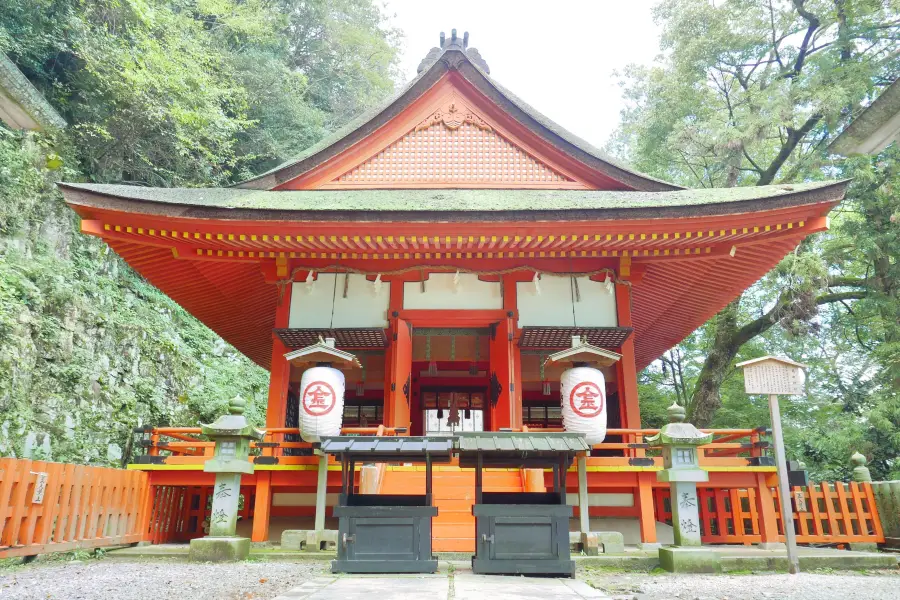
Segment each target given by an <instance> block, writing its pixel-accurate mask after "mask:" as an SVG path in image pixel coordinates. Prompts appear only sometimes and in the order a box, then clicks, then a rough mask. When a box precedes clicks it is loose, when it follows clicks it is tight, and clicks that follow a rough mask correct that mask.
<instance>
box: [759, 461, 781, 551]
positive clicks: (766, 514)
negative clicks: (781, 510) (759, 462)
mask: <svg viewBox="0 0 900 600" xmlns="http://www.w3.org/2000/svg"><path fill="white" fill-rule="evenodd" d="M756 514H757V515H758V516H759V537H760V543H761V544H763V545H770V544H777V543H779V542H778V524H777V522H776V518H775V498H774V496H773V495H772V489H771V488H770V487H769V482H768V476H767V474H766V473H757V474H756Z"/></svg>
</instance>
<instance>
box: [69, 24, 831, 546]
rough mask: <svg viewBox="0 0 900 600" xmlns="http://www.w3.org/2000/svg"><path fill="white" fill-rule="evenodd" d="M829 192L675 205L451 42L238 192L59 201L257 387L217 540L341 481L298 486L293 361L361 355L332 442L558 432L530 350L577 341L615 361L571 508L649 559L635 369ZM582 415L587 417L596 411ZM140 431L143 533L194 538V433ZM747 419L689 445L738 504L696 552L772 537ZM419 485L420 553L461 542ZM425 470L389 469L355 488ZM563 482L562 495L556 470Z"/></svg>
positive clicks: (451, 485)
mask: <svg viewBox="0 0 900 600" xmlns="http://www.w3.org/2000/svg"><path fill="white" fill-rule="evenodd" d="M846 185H847V184H846V182H828V181H826V182H815V183H806V184H780V185H768V186H758V187H737V188H729V189H685V188H682V187H679V186H677V185H673V184H671V183H668V182H666V181H662V180H660V179H656V178H654V177H651V176H648V175H644V174H642V173H638V172H636V171H634V170H633V169H631V168H629V167H628V166H627V165H625V164H622V163H621V162H619V161H618V160H615V159H613V158H611V157H609V156H607V155H606V154H605V153H603V152H601V151H600V150H598V149H596V148H594V147H593V146H591V145H590V144H588V143H587V142H585V141H583V140H582V139H580V138H579V137H577V136H576V135H575V134H573V133H570V132H568V131H566V130H565V129H563V128H561V127H560V126H558V125H556V124H555V123H553V122H552V121H550V120H549V119H548V118H546V117H545V116H543V115H541V114H540V113H538V112H537V111H536V110H534V109H533V108H532V107H530V106H529V105H528V104H526V103H525V102H523V101H522V100H520V99H519V98H518V97H516V96H515V95H513V94H512V93H511V92H510V91H509V90H507V89H506V88H504V87H503V86H502V85H500V84H499V83H497V81H495V80H494V79H493V78H492V77H491V75H490V69H489V68H488V65H487V63H486V62H485V60H484V59H483V58H482V57H481V56H480V55H479V53H478V51H477V50H475V49H473V48H469V47H468V34H466V35H465V36H464V37H458V36H457V35H456V33H455V31H454V33H453V34H452V35H450V36H447V37H446V38H445V37H444V35H443V34H442V35H441V46H440V47H439V48H434V49H432V50H431V51H430V52H429V53H428V55H427V56H426V57H425V59H424V60H423V61H422V63H421V64H420V65H419V67H418V75H417V76H416V77H415V79H413V80H412V81H411V82H410V83H409V84H408V85H407V86H406V87H405V88H403V89H402V90H401V91H400V92H399V93H397V94H396V95H395V96H394V97H393V98H392V99H391V100H390V101H388V102H387V103H386V104H384V105H383V106H381V107H379V108H377V109H375V110H372V111H371V112H369V113H368V114H366V115H363V116H361V117H360V118H358V119H357V120H355V121H353V122H352V123H350V124H349V125H347V126H346V127H345V128H343V129H342V130H340V131H338V132H337V133H335V134H334V135H333V136H331V137H329V138H328V139H325V140H323V141H322V142H320V143H318V144H316V145H315V146H313V147H312V148H310V149H309V150H307V151H306V152H305V153H304V154H303V155H301V156H299V157H297V158H296V159H294V160H291V161H289V162H287V163H285V164H283V165H281V166H279V167H277V168H275V169H272V170H271V171H269V172H267V173H263V174H261V175H259V176H257V177H254V178H252V179H249V180H247V181H244V182H242V183H239V184H237V185H235V186H232V187H228V188H214V189H184V188H172V189H170V188H151V187H139V186H128V185H98V184H85V183H63V184H60V188H61V189H62V191H63V193H64V195H65V199H66V201H67V203H68V204H69V206H71V207H72V209H73V210H74V211H75V212H77V213H78V215H79V217H80V218H81V229H82V231H83V232H84V233H86V234H89V235H94V236H97V237H99V238H101V239H102V240H104V241H105V242H106V243H107V244H108V245H109V246H110V247H111V248H112V249H113V250H114V251H115V252H116V253H117V254H119V256H121V257H122V258H123V259H124V260H125V261H126V262H127V263H128V264H129V265H130V266H131V267H132V268H133V269H134V270H135V271H137V272H138V273H140V274H141V275H142V276H143V277H145V278H146V279H147V280H148V281H149V282H150V283H152V284H153V285H155V286H156V287H158V288H159V289H160V290H162V291H163V292H164V293H165V294H167V295H168V296H169V297H171V298H172V299H173V300H175V301H176V302H177V303H178V304H180V305H181V306H182V307H184V309H185V310H187V311H188V312H190V313H191V314H192V315H194V316H195V317H196V318H197V319H199V320H200V321H202V322H203V323H204V324H206V325H207V326H208V327H209V328H211V329H212V330H213V331H215V332H216V333H217V334H219V335H220V336H221V337H222V338H223V339H224V340H225V341H227V342H228V343H230V344H232V345H233V346H234V347H235V348H237V349H238V350H239V351H240V352H242V353H243V354H245V355H246V356H247V357H249V358H250V359H251V360H252V361H254V362H255V363H256V364H258V365H260V366H261V367H263V368H264V369H266V370H268V371H269V372H270V374H271V379H270V385H269V392H268V409H267V415H266V422H265V423H264V424H263V423H258V424H257V425H259V426H260V427H263V426H264V428H265V430H266V437H265V439H264V441H262V442H258V443H254V444H253V445H252V447H253V448H254V450H253V452H254V458H253V460H254V463H255V472H254V473H253V474H252V475H245V476H244V477H243V479H242V480H241V486H242V487H241V490H242V493H243V494H244V498H245V501H244V502H243V504H242V509H241V510H242V512H241V515H242V518H241V521H240V522H239V525H238V526H239V528H241V527H243V528H244V529H245V531H246V533H247V534H248V535H250V534H252V538H253V540H254V541H266V540H273V541H276V540H278V539H279V537H280V535H281V531H283V530H285V529H312V527H311V526H310V524H309V523H308V522H309V521H311V520H312V519H313V518H314V516H315V513H316V499H317V497H321V498H322V499H324V500H322V501H323V502H326V504H327V506H331V505H333V503H334V498H333V496H334V494H335V493H336V492H337V491H338V489H339V487H340V479H339V477H340V472H339V467H337V466H335V465H332V466H331V467H330V468H329V470H328V471H327V476H326V477H325V478H324V479H323V480H320V479H318V475H319V473H318V466H317V465H319V464H320V457H319V456H318V455H316V454H315V453H314V448H313V447H312V446H311V445H310V444H309V443H306V442H303V441H302V440H301V438H300V437H299V430H298V419H299V410H300V407H301V398H299V394H300V391H299V389H298V383H299V381H300V378H301V376H302V371H303V370H302V369H300V368H298V367H296V366H294V365H292V364H291V362H290V360H289V358H288V356H287V355H289V353H290V352H291V351H293V350H296V349H298V348H302V347H305V346H309V345H310V344H315V343H316V342H317V341H318V340H319V339H320V338H323V339H324V338H334V339H335V340H336V347H337V349H339V350H343V351H347V352H348V353H352V355H354V356H355V357H356V359H357V360H358V361H359V364H360V366H361V368H359V369H356V370H355V371H348V372H347V381H346V394H345V400H344V410H343V428H344V432H345V433H362V434H375V433H376V432H379V433H380V432H385V431H386V432H389V433H399V434H408V435H426V434H439V433H442V432H447V433H449V432H451V431H501V430H513V431H521V430H523V429H527V430H528V431H545V430H551V431H552V430H556V431H559V430H560V429H561V428H562V417H561V401H560V373H561V371H562V367H557V366H555V365H553V364H550V363H546V357H547V356H548V355H550V354H552V353H554V352H558V351H560V350H562V349H565V348H568V347H569V346H570V344H571V340H572V338H573V336H574V337H576V339H583V340H586V341H587V342H588V343H590V344H591V345H593V346H596V347H599V348H602V349H605V350H609V351H611V352H614V353H616V354H618V355H621V358H620V359H619V360H618V361H616V362H615V363H614V364H612V366H607V367H603V369H602V371H603V374H604V376H605V382H606V389H605V390H604V395H603V396H602V397H601V398H600V400H599V401H600V402H603V403H605V408H606V411H607V427H608V431H607V435H606V438H605V439H604V441H603V442H602V443H600V444H597V445H595V446H594V447H593V450H592V452H591V456H590V457H588V458H587V467H586V470H587V490H588V492H589V493H588V494H587V495H586V496H585V497H586V498H587V501H588V503H589V506H588V507H579V510H580V509H582V508H586V509H587V510H588V513H589V516H590V518H591V519H592V520H597V523H598V525H597V526H596V527H594V528H595V529H598V530H604V531H605V530H615V529H618V530H621V531H623V532H624V533H625V537H626V541H629V540H630V541H631V542H632V543H636V542H638V541H642V542H646V543H654V542H657V541H659V540H660V538H664V537H665V535H666V533H665V532H666V526H665V525H664V523H665V522H666V520H667V519H669V518H670V515H669V514H668V509H667V508H666V507H667V504H666V502H667V500H666V498H665V497H664V494H666V493H668V485H667V484H663V483H659V482H657V478H656V471H659V470H660V469H662V459H661V457H660V456H654V455H653V454H654V453H653V452H650V451H648V447H647V444H646V443H645V442H644V436H645V435H646V436H649V435H651V434H653V433H655V432H656V431H657V430H655V429H648V428H643V426H642V423H641V416H640V398H639V396H638V385H637V373H638V372H639V371H640V370H641V369H643V368H645V367H646V366H648V365H649V364H650V363H651V362H653V361H654V360H656V359H657V358H659V357H660V356H661V355H662V354H663V353H664V352H666V351H667V350H668V349H669V348H671V347H672V346H674V345H675V344H677V343H679V342H680V341H681V340H682V339H684V338H685V337H686V336H687V335H688V334H690V333H691V332H692V331H694V330H695V329H696V328H698V327H699V326H701V325H702V324H703V323H704V322H705V321H706V320H708V319H709V318H710V317H712V316H713V315H715V314H716V313H717V312H718V311H719V310H720V309H722V308H723V307H724V306H725V305H726V304H727V303H728V302H729V301H731V300H732V299H734V298H736V297H737V296H738V295H739V294H741V292H742V291H743V290H745V289H747V288H748V287H749V286H751V285H752V284H753V283H754V282H756V281H758V280H759V279H760V278H761V277H762V276H763V275H764V274H765V273H766V272H768V271H769V270H770V269H772V268H773V267H774V266H775V265H776V264H778V262H779V261H780V260H781V259H782V258H783V257H784V256H785V255H786V254H788V253H789V252H791V251H792V250H793V249H794V248H795V247H796V246H797V245H798V244H799V243H800V242H801V241H802V240H803V239H804V238H806V237H807V236H808V235H810V234H813V233H816V232H820V231H824V230H826V229H827V228H828V216H827V215H828V212H829V211H830V210H831V209H832V208H833V207H834V206H835V205H836V204H837V203H838V202H839V201H840V200H841V199H842V197H843V195H844V192H845V189H846ZM319 392H320V394H319V396H317V397H312V398H311V399H310V400H309V402H311V403H312V405H310V406H312V409H313V410H319V411H325V410H327V409H328V406H329V404H328V403H329V402H333V401H334V399H333V398H329V397H328V394H327V390H324V391H323V390H322V389H320V390H319ZM222 400H223V402H225V401H226V400H228V399H227V398H223V399H222ZM581 401H582V402H586V404H584V405H583V406H582V408H584V409H585V410H588V411H590V410H593V409H594V408H596V404H594V403H595V402H597V401H598V400H597V399H596V397H595V395H589V397H582V398H581ZM451 414H452V415H453V417H454V419H453V422H452V423H451V422H450V419H449V417H450V416H451ZM153 425H154V424H150V426H147V427H145V428H143V429H141V430H140V431H141V434H142V441H143V445H144V447H145V451H146V455H144V456H141V457H138V459H136V461H135V464H132V465H130V467H129V468H131V469H137V470H143V471H146V472H148V475H149V478H150V485H151V491H152V495H153V498H152V501H153V502H154V503H156V506H157V508H158V507H159V506H162V504H161V503H165V502H170V501H171V498H172V497H173V494H174V495H176V496H177V497H179V498H181V499H182V500H181V502H180V503H179V504H178V505H177V506H178V507H179V508H178V510H180V511H182V516H183V519H182V520H181V521H179V525H178V526H177V527H176V528H174V529H172V530H171V531H168V532H163V533H159V534H158V537H157V539H156V541H174V540H181V541H184V540H186V539H191V538H193V537H198V536H202V535H204V533H203V522H204V520H205V519H206V518H208V515H205V514H204V510H206V508H205V507H206V506H207V504H208V502H207V499H208V497H209V494H210V489H211V486H212V481H213V474H212V473H205V472H204V471H203V464H204V462H205V460H207V459H208V458H209V456H210V454H211V452H212V449H211V444H208V443H205V442H203V441H202V440H201V439H200V438H198V437H197V435H198V434H199V428H198V427H197V424H196V423H184V424H179V425H181V426H180V427H156V426H153ZM759 425H762V424H761V423H747V424H746V429H735V430H723V431H713V433H714V434H715V440H714V443H713V444H711V445H709V446H706V447H705V449H704V448H701V450H703V452H702V453H701V456H700V466H701V467H702V468H703V469H705V470H706V471H708V472H709V483H708V484H705V485H706V487H707V488H709V489H710V490H714V491H715V490H724V491H725V493H727V492H728V491H729V490H734V489H744V490H746V489H751V490H756V492H755V493H756V496H755V498H756V502H757V504H755V505H754V506H755V508H754V509H753V511H752V513H753V514H752V519H753V523H754V525H753V529H752V531H750V533H746V532H745V533H744V534H741V536H743V537H740V536H737V534H735V536H736V537H735V539H730V538H729V537H728V536H729V534H728V532H727V531H724V528H723V529H721V530H719V531H718V533H716V532H713V531H709V532H707V533H706V534H705V535H706V537H705V538H704V540H712V541H719V542H734V543H743V542H747V541H750V542H759V541H774V540H775V539H776V537H777V529H776V515H775V512H774V510H775V509H774V503H773V502H772V488H774V487H775V466H774V462H772V460H771V458H770V457H769V456H768V454H767V443H766V442H765V441H764V439H761V438H764V436H765V429H764V428H760V427H759ZM198 440H199V441H198ZM435 469H436V470H435V473H434V495H435V498H436V500H435V502H436V504H437V506H438V508H439V510H440V513H439V515H438V516H437V517H436V518H435V520H434V533H433V542H434V549H435V550H436V551H466V550H471V549H472V547H473V546H474V533H473V532H474V520H473V517H472V515H471V505H472V497H471V495H470V494H468V493H466V492H464V491H463V490H465V489H470V488H471V487H472V483H471V482H472V477H473V475H472V473H471V471H468V470H465V469H460V468H459V466H458V465H456V464H451V465H449V466H441V467H435ZM421 476H422V475H421V471H420V470H417V468H416V467H414V466H404V465H395V466H390V467H387V468H386V469H384V470H383V471H378V472H377V481H376V482H375V484H374V488H373V489H375V490H377V491H378V492H379V493H391V492H392V491H394V492H396V491H398V490H403V489H405V488H406V487H408V486H413V485H415V484H416V482H417V481H418V479H417V478H421ZM546 476H547V477H548V479H547V480H546V481H550V479H549V474H546ZM533 477H534V475H533V474H529V473H526V472H524V471H521V472H520V471H512V470H506V469H503V470H494V471H490V470H489V471H487V473H486V480H485V486H486V487H491V486H494V487H495V488H496V489H510V490H522V489H525V488H526V487H530V488H533V487H534V486H537V487H539V488H541V489H542V488H543V486H544V484H545V481H544V480H543V475H541V473H540V472H539V473H538V475H537V481H535V480H534V479H533ZM320 481H324V484H323V483H321V482H320ZM323 485H324V487H323ZM567 487H571V488H572V489H573V490H575V489H577V487H578V480H577V476H576V473H575V472H574V471H573V472H571V473H569V478H568V480H567ZM317 492H319V494H318V495H317ZM326 492H327V494H326ZM711 493H712V492H711ZM569 501H570V502H576V501H577V502H583V500H578V494H574V493H573V494H570V496H569ZM757 509H758V510H757ZM158 510H161V509H159V508H158ZM321 510H322V507H320V512H321ZM748 514H749V513H748ZM319 518H320V519H321V518H326V519H328V518H330V513H328V512H326V514H324V515H322V514H320V515H319ZM748 518H750V517H748ZM754 532H755V533H754ZM717 536H718V537H717Z"/></svg>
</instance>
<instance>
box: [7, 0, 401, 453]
mask: <svg viewBox="0 0 900 600" xmlns="http://www.w3.org/2000/svg"><path fill="white" fill-rule="evenodd" d="M396 37H397V36H396V33H395V32H392V31H388V30H385V29H383V16H382V13H381V12H380V10H379V9H377V8H376V7H375V6H374V5H373V4H372V3H371V2H370V1H369V0H344V1H341V2H330V1H328V0H312V1H307V0H34V1H29V2H4V3H0V51H3V52H6V53H7V54H8V55H9V56H10V57H11V58H12V59H13V60H14V61H15V62H16V63H17V65H18V66H19V68H21V69H22V71H23V72H24V73H25V74H26V75H27V76H28V77H29V79H30V80H31V81H32V82H33V83H34V84H35V85H36V86H38V87H39V88H40V89H41V90H42V91H43V92H44V94H45V95H46V97H47V98H48V99H49V100H50V101H51V103H52V104H53V105H54V106H55V108H57V110H58V111H59V112H60V113H61V114H62V115H63V116H64V117H65V118H66V120H67V121H68V123H69V127H68V128H67V129H66V130H65V131H60V132H50V133H42V134H34V133H24V134H23V133H19V132H11V131H9V130H7V129H5V128H3V127H2V126H0V257H2V258H0V455H10V456H21V455H22V454H23V453H24V452H26V451H27V452H28V454H29V455H31V456H32V457H34V458H39V457H45V456H42V452H44V451H45V450H44V449H47V448H49V451H50V457H52V458H53V459H54V460H64V461H74V462H88V463H94V464H118V463H119V462H120V458H119V455H120V453H121V454H124V456H123V457H122V458H121V461H122V462H124V461H126V460H127V459H128V458H129V456H128V455H129V453H130V452H131V451H132V448H131V442H132V438H133V436H132V433H131V430H132V428H133V427H135V426H137V425H141V424H153V425H192V424H196V423H198V422H210V421H211V420H213V419H214V418H215V417H217V416H218V415H220V414H222V413H223V412H224V410H225V407H226V405H227V403H228V401H229V400H230V399H231V398H233V397H234V396H235V395H241V396H243V397H244V398H245V399H247V400H248V407H247V413H246V414H247V416H248V418H249V419H250V421H251V422H253V423H255V424H258V425H261V424H263V422H264V415H265V404H266V394H267V388H268V374H267V373H265V372H264V371H263V370H262V369H260V368H259V367H258V366H256V365H254V364H252V363H250V361H249V360H247V359H246V358H245V357H244V356H242V355H241V354H239V353H238V352H237V351H236V350H235V349H234V348H232V347H231V346H229V345H228V344H226V343H224V342H223V341H222V340H221V339H220V338H219V337H218V336H216V335H215V334H214V333H213V332H211V331H210V330H209V329H207V328H206V327H205V326H203V325H202V324H201V323H199V322H198V321H197V320H196V319H194V318H193V317H191V316H190V315H188V314H187V313H186V312H185V311H184V310H183V309H182V308H181V307H179V306H178V305H177V304H175V303H174V302H173V301H172V300H171V299H169V298H167V297H166V296H165V295H163V294H162V293H160V292H159V291H158V290H157V289H156V288H154V287H153V286H151V285H149V284H148V283H147V282H146V281H144V280H143V279H142V278H141V277H139V276H137V275H136V274H135V273H133V272H132V271H131V270H130V269H129V268H128V267H127V265H125V264H124V263H123V262H122V261H121V260H120V259H119V258H118V257H117V256H115V254H113V253H112V252H111V251H110V249H109V248H108V247H107V246H106V245H105V244H103V243H101V242H99V241H97V240H96V239H94V238H89V237H87V236H83V235H81V234H80V233H78V225H77V219H76V218H75V216H74V214H73V213H72V212H71V211H70V210H69V209H67V208H66V207H65V206H64V205H63V202H62V199H61V196H60V194H59V193H58V192H57V191H56V189H55V187H54V185H53V182H54V181H58V180H69V181H72V180H84V179H87V180H93V181H101V182H117V181H127V182H134V183H140V184H145V185H161V186H176V185H178V186H199V185H225V184H228V183H230V182H232V181H234V180H236V179H241V178H244V177H247V176H250V175H252V174H255V173H256V172H259V171H260V170H263V169H267V168H269V167H271V166H272V165H273V164H276V163H280V162H282V161H284V160H285V159H287V158H290V157H291V156H292V155H294V154H296V153H298V152H299V151H300V150H302V149H303V148H305V147H306V146H308V145H310V144H312V143H314V142H315V141H317V140H318V139H320V138H321V137H322V136H323V135H324V134H326V133H327V128H328V127H331V126H333V125H336V124H339V123H340V122H341V121H343V120H344V119H345V118H347V116H348V114H349V113H350V112H354V111H357V110H360V109H361V108H362V107H364V106H366V105H368V104H369V103H371V102H372V101H374V100H376V99H379V98H380V97H381V96H383V95H385V94H386V93H387V92H389V91H390V89H391V88H392V85H393V80H392V74H393V73H392V69H393V66H394V64H395V59H396V49H395V47H394V45H393V44H394V42H395V41H396Z"/></svg>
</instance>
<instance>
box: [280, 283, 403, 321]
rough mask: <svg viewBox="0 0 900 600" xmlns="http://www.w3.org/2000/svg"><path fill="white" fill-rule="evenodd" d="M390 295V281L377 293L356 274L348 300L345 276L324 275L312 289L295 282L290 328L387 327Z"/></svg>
mask: <svg viewBox="0 0 900 600" xmlns="http://www.w3.org/2000/svg"><path fill="white" fill-rule="evenodd" d="M335 286H336V287H335ZM390 296H391V284H390V283H389V282H387V281H385V282H383V283H382V284H381V290H380V291H379V292H378V293H377V294H376V293H375V291H374V286H373V285H372V282H371V281H368V280H367V279H366V276H365V275H355V274H354V275H350V281H349V282H348V285H347V297H346V298H344V274H343V273H320V274H319V275H318V277H317V279H316V282H315V283H314V284H313V286H312V289H309V288H308V287H307V285H306V283H305V282H302V281H300V282H294V284H293V288H292V291H291V314H290V318H289V319H288V327H291V328H299V329H305V328H322V327H332V326H333V327H387V326H388V318H387V311H388V303H389V300H390ZM332 305H333V306H334V323H333V325H332V317H331V310H332Z"/></svg>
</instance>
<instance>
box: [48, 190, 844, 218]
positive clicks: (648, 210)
mask: <svg viewBox="0 0 900 600" xmlns="http://www.w3.org/2000/svg"><path fill="white" fill-rule="evenodd" d="M845 185H846V183H845V182H835V181H826V182H817V183H806V184H797V185H768V186H758V187H736V188H714V189H692V190H678V191H672V192H619V191H593V190H481V189H463V190H460V189H449V190H414V189H413V190H411V189H400V190H348V191H344V190H340V191H337V190H309V191H275V192H273V191H265V190H248V189H239V188H207V189H200V188H150V187H138V186H127V185H101V184H89V183H83V184H75V183H62V184H60V187H62V189H63V191H64V192H65V194H66V197H67V199H68V200H69V202H70V203H72V204H75V205H84V206H93V207H97V208H111V209H117V210H129V211H132V212H143V213H150V214H167V215H171V216H189V217H205V218H220V219H260V220H266V219H276V220H277V219H283V218H292V219H298V218H308V219H316V218H318V219H326V220H333V219H337V218H346V219H348V220H384V219H398V220H406V219H412V220H444V221H445V220H461V219H489V220H534V219H537V218H540V219H549V220H565V219H571V218H579V215H581V214H584V215H585V218H587V217H590V218H601V219H603V218H606V219H608V218H654V217H671V216H679V215H685V214H687V215H689V214H701V215H702V214H726V213H739V212H752V211H755V210H762V209H769V208H778V207H781V206H796V205H801V204H811V203H814V202H822V201H828V200H839V199H840V198H841V197H842V195H843V191H844V187H845ZM117 199H118V200H124V201H127V202H128V205H127V206H125V205H121V204H117V203H116V200H117ZM759 203H762V205H759ZM753 204H757V205H758V206H753ZM630 213H633V214H630Z"/></svg>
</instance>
